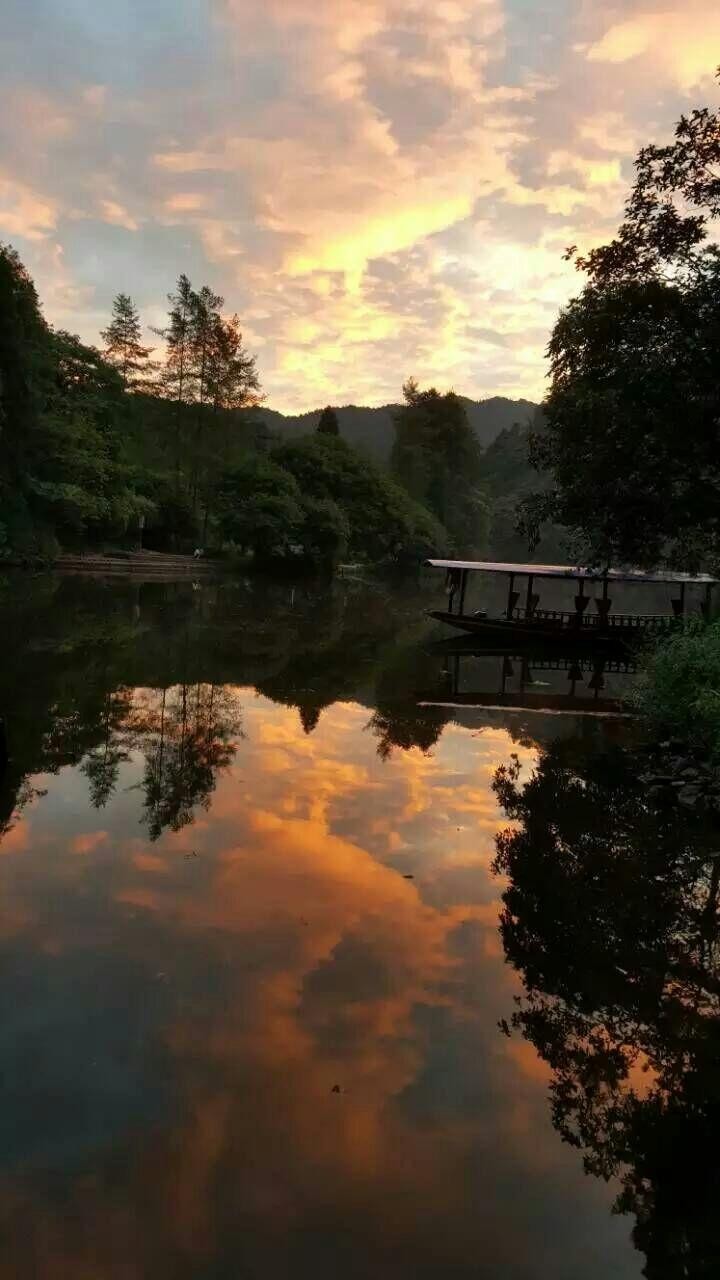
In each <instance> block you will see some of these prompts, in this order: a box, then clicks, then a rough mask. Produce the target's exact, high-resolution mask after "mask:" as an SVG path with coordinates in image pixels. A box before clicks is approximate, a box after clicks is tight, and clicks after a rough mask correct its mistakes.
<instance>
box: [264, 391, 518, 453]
mask: <svg viewBox="0 0 720 1280" xmlns="http://www.w3.org/2000/svg"><path fill="white" fill-rule="evenodd" d="M460 398H461V400H462V402H463V404H464V405H465V409H466V412H467V415H468V419H469V421H470V425H471V426H472V428H473V430H474V432H475V434H476V436H477V438H478V440H479V441H480V444H481V445H482V446H483V448H486V447H487V446H488V445H489V444H491V443H492V441H493V440H495V439H496V437H497V436H498V435H499V434H500V432H501V431H503V430H504V429H505V428H509V427H512V426H513V425H514V424H515V423H516V422H517V423H521V424H522V425H523V426H526V425H527V424H528V423H530V422H531V421H532V419H533V417H534V415H535V414H536V412H537V408H538V406H537V405H536V404H533V402H532V401H531V400H506V399H505V397H504V396H491V397H490V399H489V400H468V399H467V397H466V396H461V397H460ZM399 407H400V406H399V405H394V404H386V405H383V406H382V407H381V408H379V409H366V408H361V407H359V406H357V405H354V404H349V405H344V406H343V407H342V408H336V410H335V412H336V413H337V416H338V421H339V423H340V434H341V436H343V438H344V439H345V440H347V442H348V444H351V445H354V446H355V448H357V449H361V450H362V451H363V452H364V453H367V454H369V455H370V457H372V458H374V459H375V461H376V462H381V463H387V462H388V461H389V458H390V450H391V449H392V445H393V440H394V439H395V428H394V426H393V420H392V415H393V412H394V411H395V410H396V409H398V408H399ZM321 412H322V410H321V409H315V410H314V411H313V412H311V413H301V414H297V415H291V414H284V413H277V412H276V410H274V409H266V408H261V409H257V410H255V411H254V414H253V416H254V417H256V418H260V419H261V420H262V421H263V422H264V423H265V425H266V426H267V427H268V429H269V430H270V431H272V432H273V434H276V435H279V436H286V437H287V436H302V435H307V433H308V432H310V431H314V430H315V428H316V426H317V424H318V421H319V418H320V414H321Z"/></svg>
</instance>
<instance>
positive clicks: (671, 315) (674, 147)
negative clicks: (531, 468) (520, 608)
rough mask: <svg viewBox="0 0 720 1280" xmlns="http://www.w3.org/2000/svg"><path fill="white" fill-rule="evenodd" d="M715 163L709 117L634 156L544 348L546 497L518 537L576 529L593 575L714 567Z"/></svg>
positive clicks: (719, 330)
mask: <svg viewBox="0 0 720 1280" xmlns="http://www.w3.org/2000/svg"><path fill="white" fill-rule="evenodd" d="M719 159H720V113H712V112H710V111H708V110H707V109H704V110H700V111H694V112H693V113H692V115H691V116H690V117H689V118H685V117H683V118H682V120H681V121H680V123H679V124H678V126H677V129H676V134H675V141H674V142H673V143H672V144H670V145H669V146H668V147H654V146H653V147H646V148H645V149H644V150H643V151H641V152H640V155H639V157H638V160H637V162H636V181H635V186H634V188H633V191H632V192H631V195H630V198H629V200H628V203H627V206H626V214H625V220H624V222H623V224H622V226H621V227H620V230H619V232H618V235H617V237H616V238H615V239H614V240H613V241H612V242H611V244H609V245H607V246H605V247H602V248H598V249H594V250H592V251H591V252H590V253H589V254H588V255H587V256H585V257H581V258H579V259H578V266H579V267H580V268H582V269H584V270H586V271H587V272H588V276H589V283H588V284H587V286H586V288H585V289H584V290H583V292H582V294H581V295H580V296H579V297H578V298H576V299H575V300H574V301H573V302H571V303H570V305H569V306H568V307H567V308H566V309H565V310H564V311H563V312H562V313H561V315H560V318H559V320H558V322H557V325H556V327H555V330H554V333H553V336H552V340H551V343H550V349H549V350H550V362H551V375H552V386H551V390H550V394H549V396H548V399H547V402H546V406H545V410H546V416H547V428H546V431H545V432H544V433H543V435H541V436H539V437H538V438H537V439H536V441H535V446H534V453H533V461H534V462H535V464H536V465H537V466H538V467H539V468H541V469H542V470H544V471H545V472H546V473H549V474H550V475H551V476H552V480H553V486H554V487H553V489H552V490H551V491H550V492H547V493H545V494H540V495H538V496H537V497H536V498H535V499H534V500H532V501H529V502H528V503H527V504H526V510H525V528H526V529H527V531H528V532H529V533H530V534H531V535H535V534H536V533H537V528H538V523H539V521H540V519H542V518H552V519H556V520H559V521H560V522H562V523H563V524H567V525H570V526H572V527H573V528H574V529H575V530H577V531H578V533H579V534H580V536H581V537H583V538H584V539H586V541H587V544H588V548H589V551H588V555H589V558H590V559H591V560H592V561H593V562H594V563H598V564H603V563H607V562H609V561H611V560H615V561H620V562H628V561H630V562H635V563H638V564H645V565H650V564H654V563H657V562H659V561H661V560H667V561H670V562H671V563H674V564H677V565H684V566H686V567H688V568H694V567H696V566H697V564H698V563H700V562H701V561H702V560H703V559H708V558H710V559H713V558H717V557H718V555H720V300H719V299H720V288H719V286H720V252H719V251H718V249H717V247H716V245H715V244H714V243H711V242H710V235H711V232H712V231H713V227H712V220H713V219H716V218H718V217H719V216H720V177H718V175H717V173H716V172H715V170H714V169H713V166H714V165H717V162H718V160H719ZM572 252H573V251H572V250H570V251H569V253H571V254H572ZM680 424H682V428H681V429H679V427H680Z"/></svg>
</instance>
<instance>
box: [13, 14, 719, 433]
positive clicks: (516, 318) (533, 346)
mask: <svg viewBox="0 0 720 1280" xmlns="http://www.w3.org/2000/svg"><path fill="white" fill-rule="evenodd" d="M718 62H720V6H718V4H717V0H682V2H680V0H674V3H668V2H667V0H617V2H616V3H612V2H610V3H608V2H607V0H262V2H261V3H258V0H153V3H152V4H147V2H146V0H122V2H121V0H103V2H102V3H98V0H4V4H3V24H2V30H1V31H0V240H2V241H4V242H10V243H12V244H13V245H14V246H15V247H16V248H17V249H18V250H19V252H20V254H21V256H22V258H23V260H24V261H25V262H26V264H27V266H28V267H29V269H30V270H31V272H32V274H33V275H34V278H35V281H36V284H37V287H38V290H39V292H40V296H41V298H42V300H43V304H44V308H45V313H46V316H47V318H48V319H49V320H50V321H51V322H52V323H54V324H57V325H61V326H63V327H64V328H68V329H71V330H72V331H74V332H77V333H79V334H80V336H81V337H82V338H83V339H85V340H86V341H90V342H98V341H99V336H98V335H99V332H100V330H101V329H102V328H103V326H104V325H105V324H106V323H107V320H108V317H109V312H110V307H111V304H112V299H113V297H114V295H115V294H116V293H117V292H118V291H119V290H123V291H126V292H129V293H130V294H131V295H132V297H133V298H134V300H135V302H136V304H137V305H138V307H139V309H140V312H141V315H142V318H143V322H144V324H145V325H146V326H148V327H150V326H157V325H161V324H162V323H163V320H164V316H165V312H166V303H165V299H166V295H167V293H168V291H169V290H171V289H172V288H173V286H174V283H175V281H176V279H177V276H178V275H179V273H180V272H182V271H184V272H186V273H187V274H188V275H189V276H190V278H191V280H192V281H193V284H194V285H196V287H198V286H199V285H201V284H204V283H207V284H209V285H211V286H212V287H213V288H214V289H215V290H216V291H217V292H219V293H221V294H222V295H223V296H224V298H225V310H226V312H227V313H228V314H232V313H233V312H237V313H238V315H239V316H240V318H241V322H242V327H243V333H244V335H245V340H246V344H247V346H248V347H249V349H250V350H251V352H252V353H253V354H255V355H256V356H257V360H258V369H259V373H260V377H261V381H262V384H263V388H264V391H265V393H266V395H267V403H268V405H270V406H271V407H273V408H276V409H280V410H283V411H291V412H296V411H301V410H305V409H312V408H315V407H317V406H318V405H321V404H325V403H328V402H332V403H336V404H344V403H359V404H382V403H385V402H387V401H393V400H397V399H398V398H399V395H400V388H401V386H402V383H403V381H404V380H405V379H406V378H407V377H409V376H411V375H413V376H415V377H416V378H418V380H419V381H420V383H421V385H427V384H429V383H433V384H435V385H438V386H439V387H441V388H443V389H444V388H447V387H453V388H454V389H455V390H456V391H458V392H461V393H463V394H465V395H469V396H473V397H479V398H480V397H485V396H490V395H508V396H513V397H515V396H518V397H519V396H524V397H528V398H532V399H539V398H540V397H541V396H542V394H543V390H544V387H545V385H546V383H545V379H546V360H545V348H546V345H547V340H548V336H549V333H550V330H551V328H552V325H553V322H554V319H555V317H556V315H557V312H558V309H559V307H560V306H562V305H563V303H564V302H565V301H566V300H567V299H568V298H569V297H571V296H572V295H573V293H575V292H577V291H578V289H579V287H580V286H581V283H582V279H581V277H578V275H577V274H576V273H575V271H574V268H573V267H572V265H571V264H569V263H567V262H565V261H564V260H563V251H564V249H565V248H566V246H568V245H569V244H578V245H579V246H580V247H590V246H591V245H593V244H598V243H603V242H604V241H605V240H606V239H607V238H608V237H609V236H610V235H611V234H612V232H613V230H614V228H615V226H616V225H617V222H618V218H619V216H620V214H621V211H622V205H623V201H624V198H625V196H626V194H627V191H628V187H629V184H630V181H631V179H632V165H633V158H634V156H635V154H636V152H637V150H638V149H639V147H640V146H643V145H645V144H646V143H649V142H652V141H655V142H663V141H665V140H669V137H670V134H671V131H672V126H673V124H674V122H675V121H676V120H677V119H678V117H679V115H680V114H681V113H682V112H687V111H689V110H691V109H692V108H693V107H694V106H696V105H706V104H711V105H716V104H717V101H718V96H719V95H718V88H717V84H716V82H715V80H714V75H713V73H714V68H715V66H716V65H717V63H718Z"/></svg>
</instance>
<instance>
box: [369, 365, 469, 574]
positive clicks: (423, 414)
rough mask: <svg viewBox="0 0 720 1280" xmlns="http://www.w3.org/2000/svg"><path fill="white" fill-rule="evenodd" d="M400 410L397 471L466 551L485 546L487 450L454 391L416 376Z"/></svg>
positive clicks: (395, 451)
mask: <svg viewBox="0 0 720 1280" xmlns="http://www.w3.org/2000/svg"><path fill="white" fill-rule="evenodd" d="M403 393H404V396H405V404H404V406H403V407H402V408H400V409H398V411H397V413H396V414H395V418H394V420H395V444H394V446H393V451H392V458H391V466H392V470H393V474H394V475H395V476H396V477H397V479H398V480H399V481H400V483H401V484H403V485H404V487H405V488H406V489H407V491H408V493H409V494H410V495H411V497H412V498H414V499H415V501H416V502H420V503H422V504H423V505H425V506H426V507H427V508H428V509H429V510H430V511H432V512H433V514H434V515H435V516H436V517H437V519H438V520H439V521H440V522H441V523H442V524H443V525H444V526H445V528H446V529H447V530H448V532H449V534H450V536H451V537H452V539H453V541H454V542H455V544H456V547H457V549H458V550H460V551H467V552H470V551H472V550H473V549H475V548H477V547H482V546H483V544H484V542H485V540H486V537H487V531H488V525H489V504H488V501H487V496H486V494H485V492H484V490H483V488H482V483H481V479H482V462H481V450H480V446H479V444H478V441H477V438H476V436H475V433H474V431H473V430H472V428H471V426H470V424H469V422H468V418H467V414H466V412H465V408H464V406H463V403H462V401H461V400H460V398H459V396H456V395H455V393H454V391H449V392H447V394H446V395H441V394H440V392H439V391H436V390H435V388H434V387H431V388H430V389H429V390H428V391H420V389H419V388H418V385H417V383H416V382H415V381H414V380H412V379H411V380H410V381H409V382H407V383H406V384H405V386H404V387H403Z"/></svg>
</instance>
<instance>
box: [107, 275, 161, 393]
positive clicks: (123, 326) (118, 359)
mask: <svg viewBox="0 0 720 1280" xmlns="http://www.w3.org/2000/svg"><path fill="white" fill-rule="evenodd" d="M141 335H142V328H141V325H140V316H139V314H138V311H137V307H136V306H135V304H134V303H133V300H132V298H131V297H130V296H129V295H128V294H127V293H118V294H117V296H116V298H115V300H114V302H113V315H112V320H111V321H110V324H109V325H108V327H107V329H103V330H102V331H101V334H100V337H101V338H102V340H103V342H104V343H105V351H104V356H105V359H106V360H107V362H108V364H111V365H112V366H113V368H115V369H117V370H118V372H119V374H120V376H121V377H122V380H123V387H124V388H125V390H126V391H127V390H128V389H130V388H132V387H144V386H147V385H148V381H149V376H150V371H151V366H150V363H149V360H150V355H151V353H152V350H153V348H152V347H144V346H143V345H142V343H141V341H140V338H141Z"/></svg>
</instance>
